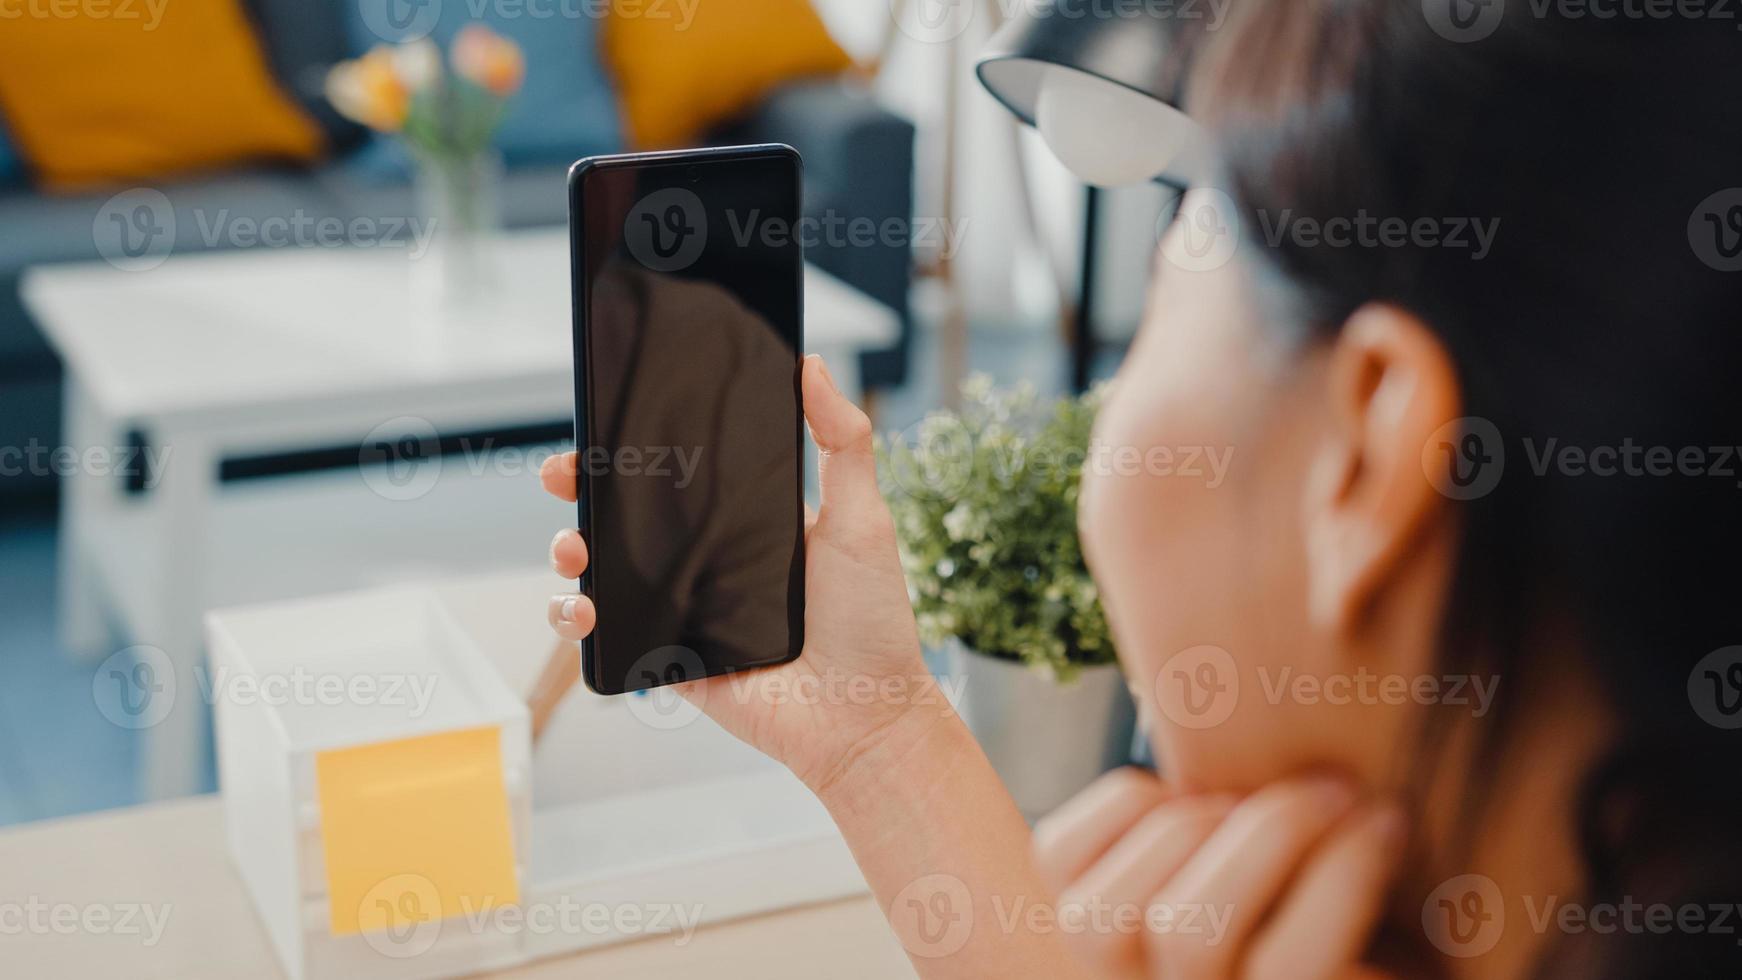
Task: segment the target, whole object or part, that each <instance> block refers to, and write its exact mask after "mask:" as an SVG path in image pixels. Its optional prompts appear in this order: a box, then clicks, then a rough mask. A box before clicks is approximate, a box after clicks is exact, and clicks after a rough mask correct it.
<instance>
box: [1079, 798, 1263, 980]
mask: <svg viewBox="0 0 1742 980" xmlns="http://www.w3.org/2000/svg"><path fill="white" fill-rule="evenodd" d="M1235 803H1236V800H1235V799H1234V798H1233V797H1231V796H1227V797H1186V798H1182V799H1178V800H1174V801H1172V802H1170V803H1165V804H1163V805H1162V806H1160V807H1158V808H1157V809H1154V810H1151V811H1150V812H1149V813H1147V814H1145V815H1144V816H1143V817H1142V819H1140V820H1138V821H1137V823H1136V824H1135V825H1134V826H1132V828H1131V829H1130V831H1129V832H1127V833H1126V834H1125V836H1123V837H1121V838H1120V839H1119V840H1118V841H1116V842H1114V844H1113V846H1111V847H1109V848H1108V849H1107V852H1106V853H1105V854H1104V855H1102V856H1101V858H1100V860H1098V861H1096V862H1095V863H1094V864H1092V865H1090V866H1089V868H1088V869H1087V870H1086V871H1084V872H1083V873H1082V875H1081V876H1080V877H1078V878H1077V880H1076V881H1074V882H1072V883H1071V884H1070V885H1068V886H1067V887H1065V888H1064V889H1063V890H1062V891H1061V892H1060V894H1059V903H1058V918H1059V921H1060V923H1061V924H1072V925H1073V926H1074V927H1073V928H1067V929H1065V930H1064V935H1065V941H1066V943H1067V945H1069V946H1070V947H1071V948H1072V951H1073V952H1075V953H1076V954H1077V956H1078V958H1080V959H1082V960H1083V961H1084V962H1086V963H1090V964H1092V965H1094V966H1095V967H1097V968H1098V969H1099V970H1100V971H1101V972H1102V973H1103V974H1105V975H1107V976H1110V977H1123V976H1143V975H1144V973H1145V969H1144V948H1143V941H1142V932H1143V930H1144V928H1145V927H1146V926H1147V925H1148V923H1147V921H1146V920H1145V915H1146V910H1147V907H1148V904H1149V897H1150V896H1151V895H1154V894H1155V893H1156V892H1158V891H1160V890H1161V888H1162V886H1163V885H1165V884H1166V883H1167V881H1168V879H1169V878H1172V877H1173V876H1174V874H1175V873H1176V872H1177V871H1179V869H1180V868H1181V867H1182V866H1184V865H1185V863H1186V861H1187V860H1189V859H1190V858H1191V856H1192V854H1193V852H1195V851H1196V850H1197V849H1198V848H1199V847H1201V846H1202V845H1203V843H1204V841H1205V840H1207V839H1208V838H1209V836H1210V834H1212V833H1214V832H1215V829H1216V827H1218V826H1219V825H1220V824H1221V822H1222V821H1223V819H1225V818H1226V817H1227V816H1228V813H1229V811H1231V810H1232V809H1233V808H1234V806H1235Z"/></svg>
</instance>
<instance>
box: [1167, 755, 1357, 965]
mask: <svg viewBox="0 0 1742 980" xmlns="http://www.w3.org/2000/svg"><path fill="white" fill-rule="evenodd" d="M1355 798H1356V794H1355V790H1354V789H1353V787H1351V786H1349V785H1348V784H1347V783H1345V782H1343V781H1341V780H1336V779H1328V778H1322V777H1318V778H1315V777H1308V778H1303V779H1293V780H1286V781H1284V782H1280V783H1275V784H1272V785H1270V786H1266V787H1264V788H1263V789H1261V790H1259V791H1258V792H1256V793H1254V794H1253V795H1252V796H1250V797H1248V798H1247V799H1246V800H1245V801H1243V802H1242V803H1240V805H1238V806H1236V807H1235V808H1234V809H1233V811H1232V812H1231V813H1229V814H1228V818H1227V819H1226V820H1224V821H1223V822H1222V824H1221V826H1220V827H1218V828H1217V829H1216V831H1215V833H1213V834H1211V835H1210V838H1209V839H1208V840H1207V841H1205V842H1204V845H1203V846H1202V847H1201V848H1199V849H1198V851H1197V853H1195V854H1193V855H1192V857H1191V858H1190V860H1188V861H1187V862H1186V863H1185V866H1184V867H1182V868H1181V869H1180V871H1179V873H1178V874H1176V875H1174V876H1173V879H1172V880H1171V881H1169V882H1168V883H1167V884H1166V885H1165V886H1163V887H1162V888H1161V890H1160V891H1159V892H1157V894H1156V895H1155V896H1154V897H1153V899H1152V900H1151V902H1150V904H1151V905H1152V906H1153V907H1154V908H1152V911H1155V912H1159V914H1162V915H1165V916H1167V917H1168V918H1169V920H1170V921H1171V922H1173V923H1176V924H1177V927H1174V928H1168V929H1152V930H1147V931H1146V932H1145V933H1144V938H1145V940H1146V942H1147V945H1148V948H1149V959H1150V969H1151V971H1152V972H1153V973H1155V974H1156V975H1159V976H1165V977H1168V978H1169V980H1175V978H1178V980H1196V978H1200V977H1204V978H1209V977H1214V978H1222V977H1227V976H1231V975H1232V971H1233V967H1234V965H1235V964H1236V963H1237V962H1238V960H1239V956H1240V951H1241V949H1242V948H1243V947H1244V945H1245V941H1246V939H1247V938H1248V937H1250V936H1251V935H1252V933H1253V931H1254V930H1255V929H1256V927H1257V924H1258V923H1259V922H1261V921H1262V920H1263V918H1264V916H1265V915H1266V914H1267V913H1268V911H1269V910H1270V908H1271V906H1272V905H1274V904H1275V903H1276V901H1277V900H1278V898H1279V896H1280V895H1281V893H1282V890H1283V888H1284V886H1286V885H1287V884H1288V881H1289V879H1290V878H1291V877H1292V876H1293V874H1294V873H1295V869H1297V868H1299V867H1300V866H1301V865H1302V864H1303V863H1304V861H1305V860H1306V857H1307V853H1308V852H1309V851H1310V850H1311V849H1312V847H1313V846H1314V845H1316V844H1317V843H1318V842H1319V841H1320V840H1321V839H1323V838H1324V836H1325V834H1326V833H1327V832H1328V831H1329V830H1330V829H1331V827H1333V826H1334V825H1335V824H1336V823H1337V821H1339V820H1341V819H1342V818H1343V816H1344V815H1345V814H1346V813H1348V812H1349V809H1350V808H1351V807H1353V806H1354V804H1355ZM1188 920H1189V921H1191V922H1193V923H1195V925H1196V927H1195V928H1187V927H1186V926H1185V923H1186V922H1187V921H1188Z"/></svg>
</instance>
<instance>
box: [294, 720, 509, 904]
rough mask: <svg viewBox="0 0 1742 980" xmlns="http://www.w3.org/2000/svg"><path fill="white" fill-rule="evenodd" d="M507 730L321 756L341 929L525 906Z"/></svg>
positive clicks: (325, 830)
mask: <svg viewBox="0 0 1742 980" xmlns="http://www.w3.org/2000/svg"><path fill="white" fill-rule="evenodd" d="M501 741H502V735H501V731H500V730H499V729H498V728H496V727H495V726H490V727H485V728H469V729H463V730H461V731H453V732H441V733H439V734H435V735H424V736H420V737H418V738H408V739H402V740H400V741H396V742H378V743H376V744H374V745H361V746H357V747H355V748H348V749H334V750H332V751H328V752H320V753H317V754H316V756H315V783H316V786H317V789H318V791H319V793H320V807H321V838H322V840H323V842H324V843H325V845H326V858H327V895H328V897H329V898H330V899H331V904H332V932H333V935H335V936H345V935H351V934H353V933H358V932H368V931H376V930H381V929H403V928H404V927H405V926H406V925H407V924H408V923H416V922H423V921H430V920H435V919H443V918H448V917H450V916H456V915H476V914H478V913H479V912H482V911H483V910H485V909H489V908H493V907H495V906H498V905H513V904H516V903H518V902H519V901H520V892H519V887H518V882H517V881H516V880H515V877H514V840H513V832H512V830H511V828H510V824H509V813H508V790H507V788H506V786H505V785H504V784H503V779H502V747H501Z"/></svg>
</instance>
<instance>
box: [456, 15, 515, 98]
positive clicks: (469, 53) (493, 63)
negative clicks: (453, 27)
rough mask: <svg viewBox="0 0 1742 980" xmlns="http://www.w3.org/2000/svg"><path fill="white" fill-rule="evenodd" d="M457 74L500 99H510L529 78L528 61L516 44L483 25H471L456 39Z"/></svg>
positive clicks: (462, 29)
mask: <svg viewBox="0 0 1742 980" xmlns="http://www.w3.org/2000/svg"><path fill="white" fill-rule="evenodd" d="M453 61H454V71H455V72H457V73H458V74H459V76H460V77H461V78H464V79H467V80H469V81H471V82H474V83H476V84H477V85H478V86H479V87H481V88H482V89H484V91H486V92H489V93H490V94H491V95H494V96H496V97H497V98H507V97H508V96H510V95H513V94H514V93H515V92H516V91H518V90H519V89H520V83H521V82H522V81H524V80H525V78H526V61H525V59H524V58H523V57H521V54H520V48H519V46H517V45H516V44H515V43H514V42H513V41H510V40H508V39H507V38H505V37H503V36H501V35H500V34H497V33H496V32H494V31H492V30H490V29H489V28H488V27H485V26H483V25H482V24H468V25H467V26H465V27H463V28H461V29H460V33H459V34H458V35H456V36H455V37H454V48H453Z"/></svg>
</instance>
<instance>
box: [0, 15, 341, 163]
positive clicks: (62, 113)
mask: <svg viewBox="0 0 1742 980" xmlns="http://www.w3.org/2000/svg"><path fill="white" fill-rule="evenodd" d="M124 6H126V5H122V4H115V5H112V6H108V7H105V8H104V10H105V11H106V12H108V14H109V15H108V16H102V17H97V16H92V15H91V14H89V13H83V12H81V13H77V14H75V15H74V16H72V17H68V18H63V17H52V16H35V17H33V16H28V15H27V16H22V17H15V18H10V19H7V20H6V21H5V28H4V29H0V110H4V114H5V117H6V122H7V124H8V126H9V127H10V128H11V131H12V137H13V141H14V142H15V143H16V144H17V147H18V150H19V155H20V156H22V157H23V158H24V159H25V160H27V161H29V163H30V165H31V167H32V170H33V172H34V173H35V175H36V177H37V178H38V180H39V181H40V182H41V183H42V184H43V185H44V186H46V187H49V188H51V189H55V190H76V189H80V188H87V187H93V186H97V185H102V184H116V183H123V182H130V181H145V180H151V179H154V178H158V177H164V176H168V175H172V174H177V173H185V172H189V171H198V170H210V169H216V168H221V167H225V166H228V165H230V164H234V163H237V162H239V161H243V160H261V159H277V160H296V161H307V160H311V159H313V158H314V157H315V156H316V155H318V154H319V153H320V151H321V148H322V139H321V135H320V131H319V130H317V129H316V128H315V125H314V123H313V122H312V121H310V120H309V119H308V117H307V116H305V115H304V114H303V113H302V112H301V111H300V110H299V109H297V107H296V106H295V105H293V104H292V103H291V102H290V100H289V98H288V97H286V96H285V95H284V93H283V92H281V91H279V89H278V86H277V83H276V82H275V81H274V80H273V78H272V75H271V73H270V72H269V71H268V69H267V67H266V61H265V59H264V57H263V56H262V54H261V51H260V45H259V42H258V41H257V40H256V38H255V37H254V34H253V32H252V30H251V29H250V28H249V24H248V21H247V19H246V17H245V16H244V15H243V13H242V10H241V7H240V6H239V5H238V0H173V2H171V3H163V4H145V3H136V4H132V5H131V6H130V7H129V8H128V9H131V10H134V11H137V12H138V13H139V16H138V17H129V18H123V17H121V16H119V13H118V12H119V11H121V10H122V9H123V8H124ZM85 7H89V5H85ZM43 9H45V10H46V9H47V8H46V7H44V8H43ZM74 9H76V10H83V9H84V8H83V7H79V6H78V5H75V6H74ZM91 9H94V8H91ZM153 11H155V13H156V15H157V16H158V17H159V18H160V19H159V20H158V21H157V22H156V23H155V25H153V24H152V22H151V20H150V19H149V17H150V16H151V14H152V12H153ZM147 28H149V29H147Z"/></svg>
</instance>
